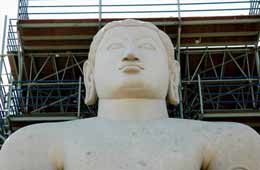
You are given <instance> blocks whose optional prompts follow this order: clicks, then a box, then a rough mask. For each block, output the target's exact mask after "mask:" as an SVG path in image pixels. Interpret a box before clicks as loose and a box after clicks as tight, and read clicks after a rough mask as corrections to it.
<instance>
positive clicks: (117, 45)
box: [107, 43, 124, 50]
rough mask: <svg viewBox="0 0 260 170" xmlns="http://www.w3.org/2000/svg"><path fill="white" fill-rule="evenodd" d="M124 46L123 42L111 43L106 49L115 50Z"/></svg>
mask: <svg viewBox="0 0 260 170" xmlns="http://www.w3.org/2000/svg"><path fill="white" fill-rule="evenodd" d="M121 48H124V46H123V44H121V43H112V44H110V45H109V46H108V47H107V50H117V49H121Z"/></svg>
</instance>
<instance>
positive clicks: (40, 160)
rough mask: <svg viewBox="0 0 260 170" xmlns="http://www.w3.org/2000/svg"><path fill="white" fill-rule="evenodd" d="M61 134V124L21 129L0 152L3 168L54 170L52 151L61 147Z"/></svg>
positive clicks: (0, 163)
mask: <svg viewBox="0 0 260 170" xmlns="http://www.w3.org/2000/svg"><path fill="white" fill-rule="evenodd" d="M61 134H62V131H61V128H60V125H59V123H42V124H35V125H30V126H26V127H24V128H21V129H19V130H18V131H16V132H15V133H13V134H12V135H11V136H10V137H9V138H8V139H7V140H6V141H5V143H4V145H3V146H2V149H1V150H0V165H1V168H3V169H12V170H18V169H27V170H33V169H38V168H39V167H41V168H42V169H52V168H51V166H52V162H51V158H50V156H51V155H50V154H52V153H51V152H52V151H51V150H55V149H56V148H55V147H56V146H59V143H60V139H61ZM54 148H55V149H54ZM56 150H58V149H56ZM32 160H33V161H32ZM14 161H15V163H14Z"/></svg>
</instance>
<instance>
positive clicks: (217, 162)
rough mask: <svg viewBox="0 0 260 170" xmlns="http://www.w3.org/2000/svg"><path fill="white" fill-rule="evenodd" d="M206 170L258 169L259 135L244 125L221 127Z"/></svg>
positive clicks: (259, 162) (259, 155) (259, 154)
mask: <svg viewBox="0 0 260 170" xmlns="http://www.w3.org/2000/svg"><path fill="white" fill-rule="evenodd" d="M223 130H224V131H225V132H223V134H222V135H220V136H219V139H218V140H217V142H216V146H212V147H215V148H214V150H215V153H214V155H213V157H212V159H211V161H210V162H209V165H208V167H207V170H224V169H225V170H259V169H260V161H259V158H260V136H259V135H258V134H257V132H255V131H254V130H253V129H251V128H250V127H248V126H246V125H241V124H232V125H231V126H230V127H227V128H224V129H223Z"/></svg>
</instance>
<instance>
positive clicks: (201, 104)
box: [198, 74, 204, 117]
mask: <svg viewBox="0 0 260 170" xmlns="http://www.w3.org/2000/svg"><path fill="white" fill-rule="evenodd" d="M198 86H199V95H200V113H201V117H203V114H204V110H203V98H202V90H201V82H200V75H199V74H198Z"/></svg>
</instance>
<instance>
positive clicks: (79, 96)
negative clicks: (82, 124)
mask: <svg viewBox="0 0 260 170" xmlns="http://www.w3.org/2000/svg"><path fill="white" fill-rule="evenodd" d="M81 81H82V80H81V77H79V89H78V93H79V94H78V113H77V116H78V118H80V98H81Z"/></svg>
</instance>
